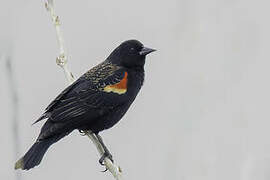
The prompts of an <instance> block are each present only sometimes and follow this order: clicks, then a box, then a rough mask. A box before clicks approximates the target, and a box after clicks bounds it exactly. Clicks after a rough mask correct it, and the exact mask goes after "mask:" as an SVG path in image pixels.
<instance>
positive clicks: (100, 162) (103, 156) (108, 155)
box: [98, 152, 113, 172]
mask: <svg viewBox="0 0 270 180" xmlns="http://www.w3.org/2000/svg"><path fill="white" fill-rule="evenodd" d="M106 157H107V158H109V159H110V160H111V161H112V162H113V158H112V155H111V154H110V153H108V152H104V154H103V155H102V156H101V158H100V159H99V160H98V162H99V164H101V165H102V166H104V165H105V164H104V160H105V158H106ZM107 170H108V169H107V168H106V169H105V171H103V172H106V171H107Z"/></svg>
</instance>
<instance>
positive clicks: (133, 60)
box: [15, 40, 155, 170]
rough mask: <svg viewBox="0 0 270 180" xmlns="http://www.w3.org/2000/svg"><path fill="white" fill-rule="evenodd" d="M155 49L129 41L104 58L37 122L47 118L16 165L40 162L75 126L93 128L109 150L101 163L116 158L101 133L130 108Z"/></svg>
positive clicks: (93, 131)
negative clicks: (34, 140) (106, 158)
mask: <svg viewBox="0 0 270 180" xmlns="http://www.w3.org/2000/svg"><path fill="white" fill-rule="evenodd" d="M153 51H155V50H154V49H150V48H147V47H144V46H143V44H142V43H141V42H139V41H137V40H128V41H125V42H123V43H122V44H121V45H120V46H118V47H117V48H116V49H115V50H114V51H113V52H112V53H111V54H110V55H109V57H108V58H107V59H106V60H105V61H104V62H102V63H101V64H99V65H97V66H95V67H93V68H92V69H90V70H89V71H88V72H86V73H85V74H83V75H82V76H81V77H80V78H79V79H78V80H76V81H75V82H74V83H73V84H71V85H70V86H68V87H67V88H66V89H65V90H64V91H63V92H62V93H61V94H60V95H58V96H57V97H56V98H55V99H54V100H53V101H52V102H51V103H50V104H49V106H48V107H47V108H46V110H45V112H44V114H43V115H42V116H41V117H40V118H39V119H38V120H36V121H35V122H34V124H35V123H37V122H39V121H41V120H43V119H47V121H46V122H45V123H44V125H43V126H42V128H41V131H40V134H39V136H38V138H37V140H36V142H35V143H34V144H33V146H32V147H31V148H30V149H29V151H28V152H27V153H26V154H25V155H24V156H23V157H22V158H21V159H19V160H18V161H17V162H16V164H15V169H23V170H29V169H31V168H33V167H35V166H37V165H39V164H40V162H41V160H42V158H43V156H44V154H45V152H46V151H47V150H48V148H49V147H50V146H51V145H52V144H53V143H55V142H57V141H59V140H60V139H61V138H63V137H65V136H66V135H68V134H69V133H71V132H72V131H73V130H75V129H78V130H79V131H86V130H90V131H91V132H92V133H94V134H95V135H96V136H97V138H98V139H99V141H100V143H101V144H102V145H103V148H104V150H105V153H104V155H103V156H102V157H101V158H100V160H99V162H100V163H102V162H103V160H104V158H105V157H108V158H110V159H111V160H112V156H111V154H110V153H109V151H108V149H107V148H106V146H105V145H104V143H103V142H102V139H101V136H100V135H99V134H98V133H99V132H100V131H103V130H105V129H108V128H111V127H112V126H113V125H115V124H116V123H117V122H118V121H119V120H120V119H121V118H122V117H123V116H124V114H125V113H126V112H127V110H128V109H129V107H130V105H131V104H132V102H133V101H134V99H135V98H136V96H137V94H138V92H139V91H140V89H141V86H142V85H143V81H144V64H145V57H146V55H147V54H149V53H151V52H153Z"/></svg>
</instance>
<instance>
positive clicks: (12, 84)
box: [3, 55, 21, 180]
mask: <svg viewBox="0 0 270 180" xmlns="http://www.w3.org/2000/svg"><path fill="white" fill-rule="evenodd" d="M3 59H5V60H6V73H7V82H8V88H9V92H10V96H11V98H10V99H11V106H12V108H10V109H12V113H11V114H12V132H13V143H14V156H15V158H17V157H18V155H19V152H20V140H19V130H18V129H19V128H18V126H19V118H18V113H19V104H18V93H17V87H16V81H15V77H14V70H13V66H12V58H11V57H10V56H5V55H3ZM15 175H16V179H17V180H20V179H21V172H19V171H16V174H15Z"/></svg>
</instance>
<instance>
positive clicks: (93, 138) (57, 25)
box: [45, 0, 122, 180]
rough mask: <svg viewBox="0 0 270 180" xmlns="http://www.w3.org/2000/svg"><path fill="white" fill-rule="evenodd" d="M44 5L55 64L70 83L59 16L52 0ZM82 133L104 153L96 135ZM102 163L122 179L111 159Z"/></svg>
mask: <svg viewBox="0 0 270 180" xmlns="http://www.w3.org/2000/svg"><path fill="white" fill-rule="evenodd" d="M45 7H46V9H47V11H48V12H49V13H50V15H51V18H52V21H53V24H54V26H55V29H56V35H57V40H58V44H59V49H60V55H59V56H58V57H57V58H56V64H57V65H59V66H60V67H61V68H62V69H63V70H64V73H65V76H66V79H67V80H68V82H69V83H70V84H72V83H73V82H74V76H73V75H72V73H71V72H70V71H69V70H68V68H67V56H66V52H65V46H64V38H63V34H62V31H61V28H60V27H61V26H60V18H59V16H57V15H56V13H55V9H54V2H53V0H47V1H46V2H45ZM84 133H85V134H86V135H87V136H88V137H89V139H91V141H92V142H93V143H94V145H95V146H96V148H97V150H98V152H99V154H100V156H102V155H103V154H104V149H103V147H102V146H101V144H100V143H99V141H98V139H97V137H96V136H95V135H94V134H93V133H92V132H91V131H85V132H84ZM104 164H105V166H106V168H107V169H108V170H109V171H110V172H111V173H112V175H113V176H114V178H115V179H117V180H121V179H122V170H121V168H120V167H119V166H117V165H115V164H114V163H112V161H111V160H110V159H109V158H107V157H106V158H105V159H104Z"/></svg>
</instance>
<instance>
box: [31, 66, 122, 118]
mask: <svg viewBox="0 0 270 180" xmlns="http://www.w3.org/2000/svg"><path fill="white" fill-rule="evenodd" d="M100 66H101V65H99V68H96V67H95V68H96V69H95V68H93V69H94V70H93V69H92V70H90V71H89V72H87V73H85V74H84V75H83V76H82V77H81V78H79V79H78V80H77V81H75V82H74V83H73V84H71V85H70V86H69V87H67V88H66V89H65V90H64V91H63V92H62V93H61V94H60V95H59V96H57V97H56V98H55V100H54V101H52V103H50V104H49V106H48V107H47V108H46V110H45V113H44V114H43V115H42V116H41V117H40V118H39V119H38V120H37V121H36V122H38V121H40V120H42V119H45V118H50V120H51V121H53V122H68V121H70V120H72V119H74V118H76V117H79V116H83V115H87V116H89V115H90V117H92V118H95V117H97V116H102V115H104V114H105V113H106V112H108V111H110V110H112V109H113V108H115V107H117V106H119V105H121V104H123V103H125V101H126V96H125V95H120V94H117V93H113V92H106V91H104V88H105V87H108V86H109V85H113V84H117V83H119V82H121V80H122V79H123V78H125V76H126V71H125V70H124V69H121V68H116V67H114V66H112V65H110V66H109V68H108V66H106V70H104V68H100ZM115 70H116V71H115ZM36 122H35V123H36Z"/></svg>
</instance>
